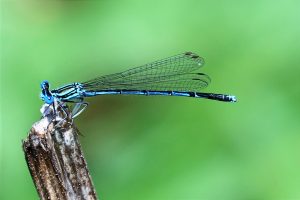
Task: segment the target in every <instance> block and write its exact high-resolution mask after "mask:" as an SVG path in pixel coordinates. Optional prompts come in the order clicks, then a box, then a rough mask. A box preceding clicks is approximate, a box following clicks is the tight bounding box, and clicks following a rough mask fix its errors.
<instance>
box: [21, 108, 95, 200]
mask: <svg viewBox="0 0 300 200" xmlns="http://www.w3.org/2000/svg"><path fill="white" fill-rule="evenodd" d="M55 107H56V109H55V110H53V106H50V107H49V105H44V106H43V108H42V109H41V110H42V113H44V117H43V118H42V119H41V120H40V121H38V122H36V123H35V124H34V125H33V126H32V128H31V130H30V132H29V135H28V137H27V138H26V139H25V140H24V141H23V150H24V153H25V158H26V161H27V165H28V168H29V171H30V173H31V176H32V179H33V182H34V184H35V186H36V189H37V191H38V194H39V196H40V198H41V199H68V200H69V199H84V200H86V199H91V200H92V199H97V196H96V191H95V189H94V186H93V183H92V179H91V177H90V174H89V171H88V168H87V164H86V161H85V159H84V156H83V153H82V150H81V147H80V144H79V141H78V133H79V131H78V129H77V128H76V127H75V125H74V123H73V121H72V119H71V117H70V114H69V110H68V108H67V107H65V105H64V107H62V106H61V105H58V104H56V105H55ZM54 113H56V114H54ZM64 118H65V119H64Z"/></svg>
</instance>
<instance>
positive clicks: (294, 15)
mask: <svg viewBox="0 0 300 200" xmlns="http://www.w3.org/2000/svg"><path fill="white" fill-rule="evenodd" d="M299 23H300V2H299V1H296V0H279V1H271V0H259V1H258V0H255V1H248V2H246V1H238V0H230V1H209V0H204V1H196V0H186V1H184V0H181V1H180V0H162V1H158V0H154V1H138V0H121V1H108V0H106V1H49V0H48V1H46V0H43V1H33V0H32V1H30V0H24V1H13V0H11V1H9V0H7V1H2V2H1V99H0V101H1V134H0V145H1V146H0V152H1V158H0V162H1V174H0V182H1V185H0V198H1V199H38V196H37V192H36V191H35V188H34V185H33V182H32V179H31V176H30V174H29V171H28V168H27V165H26V163H25V159H24V155H23V152H22V149H21V140H22V139H24V138H25V137H26V135H27V133H28V131H29V129H30V127H31V125H32V124H33V122H35V121H37V120H38V119H39V118H40V113H39V109H40V107H41V105H42V101H41V100H40V99H39V93H40V87H39V84H40V82H41V81H42V80H44V79H47V80H49V81H50V83H52V85H51V86H52V88H56V87H59V86H61V85H63V84H65V83H70V82H74V81H85V80H87V79H91V78H94V77H95V76H99V75H104V74H108V73H114V72H119V71H121V70H124V69H128V68H130V67H133V66H139V65H141V64H145V63H147V62H151V61H154V60H157V59H160V58H164V57H168V56H171V55H175V54H177V53H181V52H184V51H193V52H196V53H198V54H199V55H201V56H202V57H204V58H205V60H206V66H205V67H204V68H203V72H205V73H207V74H209V75H210V76H211V78H212V83H211V85H210V86H209V87H208V88H207V89H205V90H204V91H205V92H216V93H229V94H234V95H236V96H237V97H238V100H239V102H238V103H236V104H230V103H222V102H215V101H208V100H199V99H189V98H180V97H179V98H171V97H170V98H169V97H143V96H102V97H98V98H93V99H89V100H88V101H89V102H90V106H89V107H88V109H87V110H86V111H85V112H84V113H83V114H82V115H80V116H79V117H78V118H77V119H76V120H75V122H76V124H77V125H78V127H79V129H80V130H81V132H82V133H83V134H84V137H80V141H81V143H82V147H83V149H84V153H85V156H86V159H87V161H88V166H89V169H90V173H91V175H92V177H93V181H94V184H95V186H96V190H97V192H98V195H99V197H100V199H106V200H113V199H116V200H119V199H130V200H133V199H137V200H140V199H146V200H148V199H149V200H153V199H162V200H166V199H173V200H174V199H180V200H181V199H183V200H185V199H188V200H192V199H193V200H194V199H204V200H212V199H213V200H215V199H216V200H220V199H222V200H235V199H249V200H250V199H251V200H260V199H262V200H269V199H270V200H277V199H278V200H290V199H292V200H295V199H300V170H299V169H300V156H299V153H300V145H299V141H300V124H299V119H300V116H299V111H300V106H299V100H300V89H299V79H300V77H299V75H300V66H299V64H300V62H299V56H300V54H299V52H300V39H299V36H300V24H299Z"/></svg>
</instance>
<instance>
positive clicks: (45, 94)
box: [40, 81, 54, 104]
mask: <svg viewBox="0 0 300 200" xmlns="http://www.w3.org/2000/svg"><path fill="white" fill-rule="evenodd" d="M41 89H42V92H41V94H40V98H41V99H42V100H43V101H44V102H45V103H47V104H52V103H53V102H54V98H53V96H52V94H51V92H50V91H49V82H48V81H43V82H42V83H41Z"/></svg>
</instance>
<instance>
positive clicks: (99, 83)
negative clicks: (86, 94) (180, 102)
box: [82, 52, 210, 91]
mask: <svg viewBox="0 0 300 200" xmlns="http://www.w3.org/2000/svg"><path fill="white" fill-rule="evenodd" d="M203 65H204V60H203V58H201V57H199V56H198V55H196V54H194V53H191V52H186V53H183V54H179V55H176V56H173V57H169V58H166V59H162V60H159V61H155V62H152V63H149V64H146V65H143V66H140V67H136V68H132V69H130V70H127V71H124V72H120V73H116V74H111V75H107V76H102V77H99V78H96V79H93V80H90V81H87V82H84V83H82V84H83V89H85V90H90V91H97V90H114V89H116V90H120V89H128V90H174V91H190V90H199V89H201V88H204V87H206V86H207V85H208V84H209V82H210V79H209V77H208V76H207V75H206V74H203V73H191V72H192V71H195V70H197V69H199V68H200V67H202V66H203Z"/></svg>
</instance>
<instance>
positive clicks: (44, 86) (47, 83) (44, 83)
mask: <svg viewBox="0 0 300 200" xmlns="http://www.w3.org/2000/svg"><path fill="white" fill-rule="evenodd" d="M41 88H42V89H48V88H49V82H48V81H43V82H42V83H41Z"/></svg>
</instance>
